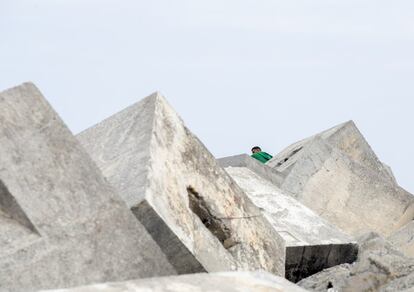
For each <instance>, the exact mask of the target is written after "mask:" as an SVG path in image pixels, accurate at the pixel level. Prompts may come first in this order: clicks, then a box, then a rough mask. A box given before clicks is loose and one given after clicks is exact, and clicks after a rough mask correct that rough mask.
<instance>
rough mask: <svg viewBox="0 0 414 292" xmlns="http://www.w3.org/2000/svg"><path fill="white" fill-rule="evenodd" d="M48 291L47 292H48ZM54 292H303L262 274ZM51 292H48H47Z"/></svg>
mask: <svg viewBox="0 0 414 292" xmlns="http://www.w3.org/2000/svg"><path fill="white" fill-rule="evenodd" d="M49 291H50V290H49ZM53 291H54V292H93V291H103V292H121V291H153V292H157V291H171V292H173V291H176V292H198V291H200V292H201V291H203V292H204V291H206V292H210V291H211V292H215V291H223V292H240V291H263V292H265V291H275V292H277V291H286V292H304V291H306V290H304V289H303V288H301V287H299V286H297V285H295V284H293V283H291V282H289V281H287V280H286V279H283V278H281V277H277V276H274V275H272V274H269V273H266V272H225V273H212V274H192V275H182V276H175V277H164V278H151V279H141V280H134V281H127V282H119V283H103V284H97V285H90V286H84V287H76V288H71V289H62V290H53ZM50 292H52V291H50Z"/></svg>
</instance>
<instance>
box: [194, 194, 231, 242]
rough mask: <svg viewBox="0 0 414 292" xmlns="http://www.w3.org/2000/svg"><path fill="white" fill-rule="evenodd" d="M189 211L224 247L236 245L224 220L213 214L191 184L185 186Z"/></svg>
mask: <svg viewBox="0 0 414 292" xmlns="http://www.w3.org/2000/svg"><path fill="white" fill-rule="evenodd" d="M187 192H188V200H189V205H190V209H191V211H193V213H194V214H195V215H197V217H198V218H199V219H200V220H201V222H202V223H203V225H204V226H205V227H206V228H207V229H208V230H209V231H210V232H211V233H212V234H213V235H214V236H215V237H216V238H217V239H218V240H219V241H220V242H221V244H222V245H223V246H224V248H226V249H229V248H231V247H233V246H235V245H236V243H235V242H234V240H233V239H232V236H231V231H230V229H229V228H228V227H227V226H226V225H225V224H224V222H223V221H222V220H221V219H220V218H217V217H216V216H214V215H213V214H212V213H211V211H210V209H209V208H208V205H207V203H206V201H205V200H204V198H203V197H201V196H200V194H199V193H198V192H196V191H195V190H194V189H193V188H192V187H191V186H190V187H188V188H187Z"/></svg>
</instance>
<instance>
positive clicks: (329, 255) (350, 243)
mask: <svg viewBox="0 0 414 292" xmlns="http://www.w3.org/2000/svg"><path fill="white" fill-rule="evenodd" d="M237 160H239V162H238V163H237V162H236V161H237ZM248 160H251V161H252V163H244V162H245V161H248ZM219 162H220V164H221V165H222V166H223V167H226V165H227V164H231V165H239V166H236V167H234V166H228V167H226V168H225V169H226V171H227V172H228V173H229V174H230V176H231V177H232V178H233V179H234V180H235V182H236V183H237V184H238V185H239V186H240V187H241V188H242V189H243V190H244V191H245V193H246V194H247V195H248V196H249V198H250V199H251V200H252V202H253V203H254V204H255V205H256V206H258V207H259V208H260V209H261V210H262V213H263V214H264V216H265V217H266V218H267V219H268V220H269V222H270V223H271V224H272V226H273V228H274V229H275V230H276V232H278V233H279V235H281V236H282V238H283V239H284V240H285V244H286V263H285V270H286V274H285V276H286V278H287V279H288V280H290V281H292V282H297V281H299V280H301V279H303V278H306V277H308V276H310V275H312V274H315V273H317V272H320V271H322V270H323V269H326V268H329V267H332V266H336V265H339V264H343V263H352V262H353V261H354V260H355V259H356V256H357V251H358V248H357V245H356V243H355V242H354V240H353V239H352V238H351V237H350V236H348V235H346V234H345V233H344V232H342V231H341V230H339V229H338V228H337V227H335V226H334V225H332V224H331V223H329V222H328V221H326V220H324V219H323V218H321V217H320V216H318V215H317V214H316V213H315V212H313V211H312V210H311V209H309V208H307V207H306V206H304V205H303V204H301V203H300V202H298V201H297V200H295V199H293V198H292V197H291V196H289V195H287V194H285V193H284V192H283V191H282V190H281V189H279V188H278V187H277V186H276V185H274V184H273V183H271V182H270V181H269V180H268V179H267V178H268V177H269V176H268V175H266V176H260V175H259V174H263V173H265V174H266V173H268V172H267V170H269V169H270V168H269V167H267V166H266V165H263V164H260V163H257V165H256V164H255V163H256V161H255V160H254V159H252V158H251V157H249V156H247V155H239V156H234V157H232V158H224V159H219ZM241 165H245V166H244V167H240V166H241ZM252 166H253V167H252Z"/></svg>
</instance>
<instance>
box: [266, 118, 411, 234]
mask: <svg viewBox="0 0 414 292" xmlns="http://www.w3.org/2000/svg"><path fill="white" fill-rule="evenodd" d="M267 165H268V166H270V167H273V168H274V170H276V171H278V172H281V173H282V174H283V175H284V176H285V178H284V180H283V182H282V183H281V184H280V188H281V189H283V190H284V191H286V192H287V193H289V194H291V195H292V196H293V197H294V198H296V199H297V200H299V201H300V202H302V203H303V204H304V205H306V206H308V207H309V208H311V209H312V210H314V211H315V212H316V213H318V214H319V215H321V216H322V217H324V218H325V219H327V220H328V221H330V222H331V223H333V224H335V225H336V226H338V227H340V228H341V229H342V230H344V231H345V232H347V233H349V234H353V235H355V234H360V233H364V232H368V231H371V230H373V231H376V232H378V233H380V234H382V235H384V236H387V235H389V234H391V233H392V232H394V231H395V230H396V229H397V228H399V227H400V226H402V225H404V224H406V223H408V221H409V220H411V219H412V218H413V217H412V216H414V214H411V213H410V212H408V213H407V212H406V210H407V208H408V206H410V205H412V203H413V200H414V197H413V196H412V195H411V194H410V193H408V192H406V191H405V190H404V189H402V188H400V187H399V186H398V185H396V184H395V180H394V178H393V177H391V176H390V172H389V171H388V170H387V169H386V168H385V167H384V166H383V164H382V163H381V162H380V161H379V160H378V158H377V157H376V156H375V154H374V153H373V152H372V150H371V149H370V148H369V145H368V144H367V143H366V141H365V140H364V139H363V137H362V135H360V133H359V131H357V129H356V128H355V126H354V124H353V123H346V124H344V125H341V126H338V127H335V128H333V129H331V130H328V131H326V132H323V133H321V134H319V135H316V136H314V137H311V138H308V139H305V140H303V141H300V142H298V143H296V144H294V145H292V146H290V147H288V148H287V150H285V151H282V153H281V154H279V155H276V156H275V158H274V159H273V160H271V161H269V163H268V164H267ZM404 214H405V215H407V214H408V215H407V216H405V215H404ZM402 218H403V220H402V221H403V222H401V219H402Z"/></svg>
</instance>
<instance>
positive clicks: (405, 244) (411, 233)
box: [388, 221, 414, 258]
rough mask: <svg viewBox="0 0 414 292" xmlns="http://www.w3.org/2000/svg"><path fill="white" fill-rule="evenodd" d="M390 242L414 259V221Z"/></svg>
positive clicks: (390, 238) (399, 231)
mask: <svg viewBox="0 0 414 292" xmlns="http://www.w3.org/2000/svg"><path fill="white" fill-rule="evenodd" d="M388 241H389V242H391V243H392V244H393V245H394V246H395V247H396V248H398V250H399V251H401V252H402V253H404V254H405V255H406V256H409V257H413V258H414V221H411V222H410V223H408V224H407V225H405V226H404V227H403V228H401V229H400V230H398V231H396V232H395V233H394V234H392V235H391V236H390V237H389V238H388Z"/></svg>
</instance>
